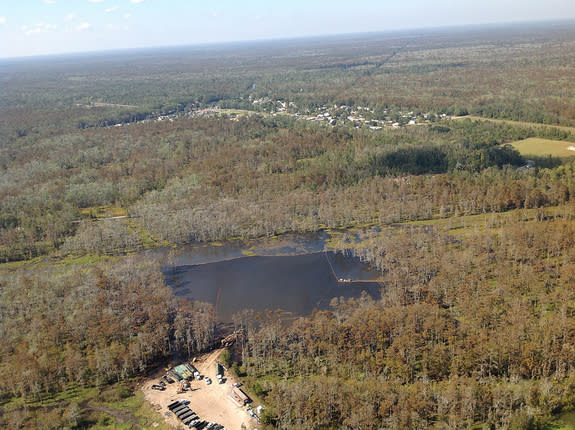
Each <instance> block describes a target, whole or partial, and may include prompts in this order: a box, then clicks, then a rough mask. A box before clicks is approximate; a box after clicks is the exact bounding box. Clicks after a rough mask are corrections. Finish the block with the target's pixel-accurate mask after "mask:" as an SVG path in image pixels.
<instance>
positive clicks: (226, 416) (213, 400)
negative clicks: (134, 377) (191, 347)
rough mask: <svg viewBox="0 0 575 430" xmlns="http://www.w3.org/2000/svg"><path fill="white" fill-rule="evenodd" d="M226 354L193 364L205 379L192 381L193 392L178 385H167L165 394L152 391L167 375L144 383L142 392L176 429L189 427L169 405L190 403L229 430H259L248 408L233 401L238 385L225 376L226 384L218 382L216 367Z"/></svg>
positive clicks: (205, 417)
mask: <svg viewBox="0 0 575 430" xmlns="http://www.w3.org/2000/svg"><path fill="white" fill-rule="evenodd" d="M222 351H223V349H217V350H215V351H212V352H210V353H207V354H203V355H200V356H198V357H197V358H196V360H195V361H194V363H193V364H194V367H195V368H196V369H197V370H198V371H199V372H200V374H201V375H202V379H200V380H197V379H194V380H192V381H190V389H188V390H187V391H184V392H183V393H178V391H179V386H180V384H179V383H178V382H177V381H176V382H174V383H171V384H170V383H168V384H166V385H165V390H164V391H160V390H156V389H153V388H152V386H157V385H158V382H159V381H160V380H161V379H162V377H163V376H164V375H165V374H166V373H165V372H158V373H157V374H156V375H154V376H153V377H152V378H150V379H148V380H146V381H144V382H143V384H142V387H141V389H142V391H143V392H144V396H145V398H146V400H147V401H148V402H150V403H151V404H152V405H153V407H154V409H155V410H156V411H158V412H159V413H160V414H161V415H162V416H163V417H164V419H165V420H166V422H167V423H168V424H169V425H171V426H173V427H174V428H185V427H186V426H184V425H183V423H182V422H181V421H180V420H179V419H178V417H177V416H176V415H174V413H172V412H170V410H169V409H168V405H170V404H171V403H173V402H175V401H177V400H188V401H189V402H190V403H189V404H188V406H189V408H190V409H191V410H192V411H193V412H194V413H195V414H197V415H198V417H199V418H200V419H201V420H204V421H207V422H215V423H218V424H221V425H223V426H224V427H225V428H226V430H240V429H242V428H246V429H255V428H257V424H258V422H257V419H256V418H252V417H250V411H248V410H247V408H248V407H247V406H240V405H238V404H237V403H236V402H234V401H233V400H232V399H230V393H231V390H232V387H233V384H235V383H236V381H235V380H234V379H233V378H232V377H231V376H230V375H229V374H228V373H227V372H225V375H224V378H223V379H224V383H221V384H220V383H219V382H218V378H217V376H216V363H217V362H218V359H219V356H220V354H221V352H222ZM207 378H210V379H211V381H212V382H211V384H207V383H206V379H207ZM250 409H251V408H250ZM242 425H243V426H245V427H242Z"/></svg>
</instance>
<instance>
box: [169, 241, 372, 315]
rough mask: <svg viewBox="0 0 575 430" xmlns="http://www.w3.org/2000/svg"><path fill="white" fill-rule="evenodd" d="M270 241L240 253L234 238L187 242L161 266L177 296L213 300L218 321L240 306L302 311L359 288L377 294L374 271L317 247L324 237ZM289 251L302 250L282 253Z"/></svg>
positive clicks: (353, 294)
mask: <svg viewBox="0 0 575 430" xmlns="http://www.w3.org/2000/svg"><path fill="white" fill-rule="evenodd" d="M320 242H323V240H320ZM275 244H276V245H278V246H275V247H272V248H270V247H269V246H267V245H263V244H262V245H261V249H259V252H263V251H265V252H266V253H267V254H268V255H255V256H245V255H244V254H242V250H243V251H245V249H246V248H245V247H244V248H243V249H242V246H241V245H238V244H233V245H232V246H231V247H228V244H226V245H225V246H219V247H218V246H216V247H202V248H201V249H198V248H188V249H186V250H184V252H182V254H181V255H178V256H177V257H175V258H174V261H173V263H172V265H170V266H167V267H165V269H164V276H165V277H166V282H167V283H168V285H170V286H171V287H172V288H173V290H174V293H175V294H176V296H179V297H183V298H186V299H189V300H199V301H204V302H209V303H213V304H215V305H216V312H217V317H218V320H219V321H220V322H230V321H231V320H232V315H233V314H235V313H237V312H239V311H241V310H242V309H253V310H255V311H265V310H278V309H279V310H281V311H284V312H288V313H291V314H293V315H305V314H309V313H311V312H312V311H313V310H314V309H315V308H319V309H323V308H326V307H328V305H329V303H330V301H331V299H333V298H334V297H346V298H349V297H359V296H361V294H362V292H364V291H365V292H367V293H368V294H369V295H371V296H372V297H373V298H379V297H380V293H379V289H380V285H379V284H378V283H376V282H371V281H373V280H374V279H376V278H377V273H376V272H375V271H374V270H372V269H370V267H369V266H367V265H366V264H363V263H362V262H360V261H359V259H357V258H355V257H351V256H345V255H343V254H336V253H334V252H327V253H326V252H320V251H318V248H320V245H321V248H323V243H319V242H317V241H316V240H315V239H314V240H311V241H308V242H307V243H306V245H307V246H302V245H303V244H302V243H299V244H297V245H298V246H296V247H293V246H292V245H293V244H292V243H285V242H277V243H275ZM244 246H245V245H244ZM254 249H255V250H256V251H258V250H257V246H256V247H255V248H254V246H253V245H252V246H251V247H250V251H251V252H255V251H254ZM294 251H296V252H304V253H302V254H295V255H285V254H284V253H285V252H294ZM182 263H183V264H182ZM330 263H331V264H330ZM338 279H346V280H352V282H338ZM353 281H359V282H353Z"/></svg>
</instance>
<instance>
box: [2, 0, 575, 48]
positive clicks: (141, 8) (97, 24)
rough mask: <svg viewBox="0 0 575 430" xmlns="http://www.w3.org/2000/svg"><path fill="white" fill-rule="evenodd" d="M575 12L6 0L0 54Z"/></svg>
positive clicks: (570, 8) (404, 3) (502, 5)
mask: <svg viewBox="0 0 575 430" xmlns="http://www.w3.org/2000/svg"><path fill="white" fill-rule="evenodd" d="M568 18H575V0H463V1H462V0H346V1H341V0H281V1H277V0H0V57H17V56H27V55H39V54H52V53H65V52H78V51H95V50H107V49H117V48H132V47H147V46H169V45H189V44H197V43H206V42H224V41H239V40H255V39H275V38H290V37H301V36H312V35H324V34H341V33H360V32H370V31H388V30H399V29H409V28H424V27H440V26H448V25H465V24H487V23H502V22H522V21H540V20H552V19H568Z"/></svg>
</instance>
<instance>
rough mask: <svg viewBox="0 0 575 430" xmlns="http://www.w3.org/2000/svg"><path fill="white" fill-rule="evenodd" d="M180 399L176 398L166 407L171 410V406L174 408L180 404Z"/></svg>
mask: <svg viewBox="0 0 575 430" xmlns="http://www.w3.org/2000/svg"><path fill="white" fill-rule="evenodd" d="M180 404H181V403H180V401H179V400H176V401H175V402H172V403H170V404H169V405H168V409H169V410H170V411H171V410H172V409H173V408H175V407H176V406H178V405H180Z"/></svg>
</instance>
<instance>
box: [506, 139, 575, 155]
mask: <svg viewBox="0 0 575 430" xmlns="http://www.w3.org/2000/svg"><path fill="white" fill-rule="evenodd" d="M511 145H512V146H513V147H514V148H515V149H517V150H518V151H519V152H520V153H521V155H524V156H529V155H532V156H536V157H545V156H548V155H550V156H551V157H561V158H563V157H574V156H575V146H574V145H573V143H572V142H565V141H559V140H550V139H540V138H538V137H530V138H529V139H525V140H519V141H517V142H512V143H511ZM569 148H573V149H569Z"/></svg>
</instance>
